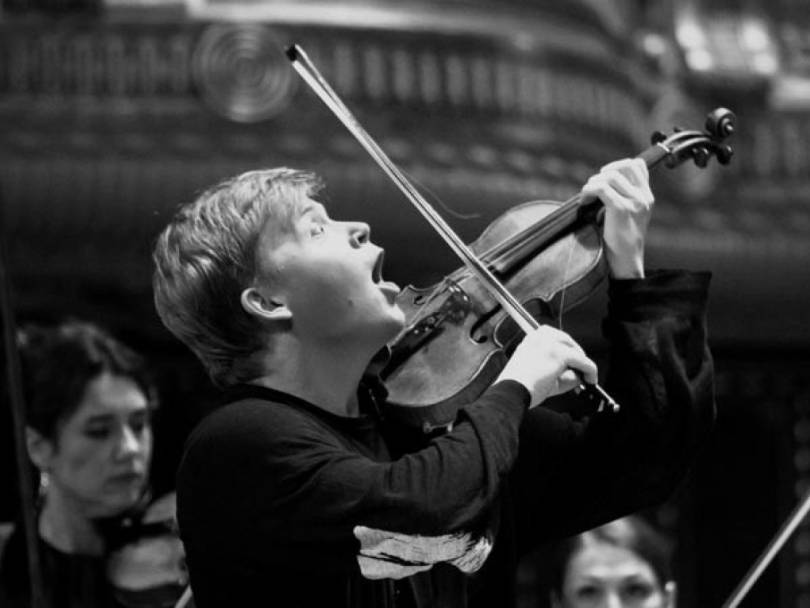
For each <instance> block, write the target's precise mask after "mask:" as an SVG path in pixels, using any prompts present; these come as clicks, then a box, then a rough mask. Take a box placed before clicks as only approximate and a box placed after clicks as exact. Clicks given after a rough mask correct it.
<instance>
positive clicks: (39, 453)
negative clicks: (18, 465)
mask: <svg viewBox="0 0 810 608" xmlns="http://www.w3.org/2000/svg"><path fill="white" fill-rule="evenodd" d="M25 447H26V448H27V449H28V457H29V458H30V459H31V462H33V463H34V465H35V466H36V467H37V468H38V469H39V470H40V471H48V470H49V469H50V467H51V458H52V457H53V454H54V446H53V443H52V442H51V440H50V439H47V438H46V437H43V436H42V435H41V434H40V433H39V431H36V430H34V429H32V428H31V427H30V426H27V427H25Z"/></svg>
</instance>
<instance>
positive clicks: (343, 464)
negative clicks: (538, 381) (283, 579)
mask: <svg viewBox="0 0 810 608" xmlns="http://www.w3.org/2000/svg"><path fill="white" fill-rule="evenodd" d="M528 402H529V394H528V391H527V390H526V389H525V388H524V387H523V386H522V385H520V384H519V383H517V382H512V381H505V382H500V383H498V384H497V385H495V386H493V387H491V388H490V389H488V390H487V391H486V392H485V393H484V394H483V395H482V396H481V398H479V399H478V400H477V401H476V402H475V403H473V404H471V405H469V406H467V407H465V408H464V410H463V411H462V412H461V414H460V416H459V419H458V423H457V425H456V427H455V429H454V431H453V432H452V433H450V434H447V435H444V436H442V437H438V438H436V439H434V440H433V441H431V442H430V443H429V444H428V445H427V446H426V447H425V448H424V449H422V450H419V451H417V452H415V453H412V454H407V455H404V456H402V457H400V458H398V459H396V460H394V461H392V462H380V461H376V460H375V459H373V458H371V457H368V456H367V455H365V454H363V453H361V452H360V450H358V449H352V448H351V446H348V445H347V444H346V443H345V442H344V441H343V440H341V439H340V438H339V437H338V436H337V435H336V434H335V433H334V432H333V431H332V430H331V429H330V427H329V426H328V425H326V423H324V422H321V421H320V420H318V421H315V419H314V418H313V417H312V416H306V415H303V416H302V415H292V416H291V415H289V410H288V409H287V408H284V407H278V408H273V407H272V406H273V405H274V404H267V403H264V404H263V406H264V408H265V410H268V409H275V410H276V411H275V412H274V413H273V414H270V416H271V418H272V419H270V418H266V419H265V422H263V423H262V424H261V425H258V424H256V423H255V422H254V421H251V420H243V421H241V422H240V423H239V424H238V425H237V426H238V427H239V429H240V430H239V431H238V432H235V431H234V430H233V429H230V430H228V431H227V432H222V429H220V431H219V433H218V435H217V441H216V445H213V444H211V443H210V442H209V441H199V440H198V441H197V444H196V445H191V446H189V448H188V449H187V454H191V453H195V454H196V457H194V456H193V455H189V456H187V458H186V462H185V464H184V465H183V467H182V468H181V474H180V488H181V492H180V493H179V495H178V499H179V500H180V501H181V504H180V505H179V506H180V515H181V517H183V515H185V518H184V520H185V521H184V520H183V519H181V528H185V529H186V532H187V533H188V532H190V531H191V529H192V528H194V529H195V530H200V531H202V530H206V529H208V530H210V528H211V526H208V525H206V523H205V521H203V520H201V519H200V517H201V516H202V515H204V517H205V518H206V519H207V520H208V521H216V520H218V519H221V518H227V520H228V521H232V522H234V526H235V527H234V528H231V531H230V533H231V534H232V535H233V536H235V537H236V536H238V537H242V540H241V545H242V550H243V551H245V552H248V553H255V555H256V556H257V559H260V560H262V562H263V563H268V561H271V560H273V559H282V560H284V561H285V563H294V562H300V563H304V562H307V563H313V560H315V557H314V556H317V561H318V562H319V563H321V564H326V565H328V567H330V568H341V567H344V566H346V565H349V567H354V566H352V565H351V564H352V562H353V559H354V556H355V555H356V554H357V549H358V542H357V538H356V537H355V536H354V534H353V530H354V528H356V527H357V526H361V527H364V528H370V529H383V530H388V531H396V532H399V533H405V534H414V535H442V534H446V533H448V532H454V531H456V530H460V529H468V528H469V527H470V526H471V524H473V523H474V522H476V521H477V520H479V519H480V518H482V517H483V516H484V515H485V514H486V512H487V509H488V508H489V506H490V505H491V504H492V502H493V501H494V499H495V497H496V496H497V494H498V492H499V490H500V487H501V484H502V482H503V480H504V479H506V477H507V476H508V473H509V471H510V470H511V468H512V466H513V464H514V460H515V458H516V457H517V451H518V439H517V438H518V432H519V427H520V422H521V420H522V418H523V414H524V412H525V410H526V408H527V407H528ZM282 410H286V411H287V413H282ZM226 455H227V460H223V459H224V458H226ZM194 460H198V463H197V464H192V461H194ZM203 462H204V463H205V464H204V465H203V464H202V463H203ZM195 469H196V471H195ZM246 480H250V481H249V482H248V483H246ZM182 503H185V505H186V506H187V508H186V509H183V504H182ZM203 505H206V506H203ZM240 526H243V527H244V529H240ZM191 534H193V535H194V536H199V535H198V534H196V533H194V532H191ZM210 542H213V543H214V544H216V541H215V539H214V540H212V541H210ZM231 542H232V541H231V539H229V538H225V539H223V540H222V543H223V544H228V543H231ZM268 547H272V548H273V549H272V551H268V550H267V548H268ZM350 556H351V558H352V559H348V558H349V557H350Z"/></svg>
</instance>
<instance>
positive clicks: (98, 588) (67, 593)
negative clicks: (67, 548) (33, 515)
mask: <svg viewBox="0 0 810 608" xmlns="http://www.w3.org/2000/svg"><path fill="white" fill-rule="evenodd" d="M26 555H27V550H26V547H25V537H24V534H23V533H22V528H21V526H15V529H14V532H12V534H11V536H10V537H9V539H8V543H7V544H6V546H5V550H4V551H3V555H2V559H1V560H0V608H28V606H30V602H31V599H30V597H29V583H28V562H27V557H26ZM39 559H40V568H41V570H42V579H43V584H44V586H45V589H44V595H45V600H46V605H47V606H48V607H49V608H117V607H119V606H120V604H118V603H117V602H116V600H115V598H114V596H113V592H112V587H111V585H110V583H109V581H108V579H107V574H106V560H105V558H104V557H101V556H87V555H72V554H69V553H64V552H62V551H59V550H58V549H56V548H54V547H53V546H51V545H49V544H48V543H47V542H45V541H44V540H42V539H40V540H39Z"/></svg>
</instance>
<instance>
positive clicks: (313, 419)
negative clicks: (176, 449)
mask: <svg viewBox="0 0 810 608" xmlns="http://www.w3.org/2000/svg"><path fill="white" fill-rule="evenodd" d="M336 441H337V439H336V431H335V430H334V429H333V428H332V427H330V425H329V424H328V423H326V422H325V421H323V420H322V419H320V418H319V417H318V416H317V415H316V414H314V413H312V412H309V411H307V410H305V409H302V408H299V407H296V406H294V405H290V404H287V403H282V402H277V401H268V400H264V399H254V398H249V399H243V400H240V401H234V402H233V403H230V404H228V405H225V406H223V407H222V408H220V409H219V410H216V411H214V412H212V413H211V414H209V415H208V416H207V417H206V418H204V419H203V420H202V421H201V422H200V423H199V424H198V425H197V427H196V428H195V429H194V430H193V431H192V433H191V435H190V436H189V438H188V440H187V441H186V445H185V449H184V454H183V463H182V464H185V465H186V466H188V465H192V464H193V463H196V465H199V466H204V467H205V468H206V469H207V468H208V467H210V466H213V467H227V466H230V464H232V463H233V462H234V461H238V462H239V464H240V466H250V465H251V464H255V459H256V458H257V457H263V456H273V455H280V454H288V453H290V452H291V451H299V450H300V449H301V447H304V446H307V445H310V446H311V445H324V444H332V443H335V442H336Z"/></svg>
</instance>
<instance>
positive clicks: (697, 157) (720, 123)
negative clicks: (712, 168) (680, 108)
mask: <svg viewBox="0 0 810 608" xmlns="http://www.w3.org/2000/svg"><path fill="white" fill-rule="evenodd" d="M736 120H737V117H736V116H735V115H734V112H732V111H731V110H729V109H727V108H715V109H714V110H712V111H711V112H709V114H708V115H707V116H706V123H705V129H704V130H703V131H697V130H684V129H680V128H677V127H676V128H675V129H673V133H672V134H671V135H666V134H664V133H662V132H661V131H656V132H655V133H653V134H652V137H651V138H650V139H651V142H652V144H653V146H654V147H657V148H659V149H661V150H663V152H664V154H663V156H664V159H665V162H666V165H667V166H668V167H669V168H673V167H676V166H678V165H679V164H681V163H683V162H685V161H687V160H692V161H693V162H694V163H695V164H696V165H697V166H698V167H701V168H703V167H706V165H707V164H708V162H709V159H710V158H711V157H712V156H714V157H715V158H717V162H719V163H720V164H721V165H727V164H728V163H729V162H731V158H732V156H733V155H734V150H733V149H732V147H731V146H730V145H728V144H727V143H725V140H726V138H728V137H730V136H731V135H733V134H734V130H735V125H736Z"/></svg>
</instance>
